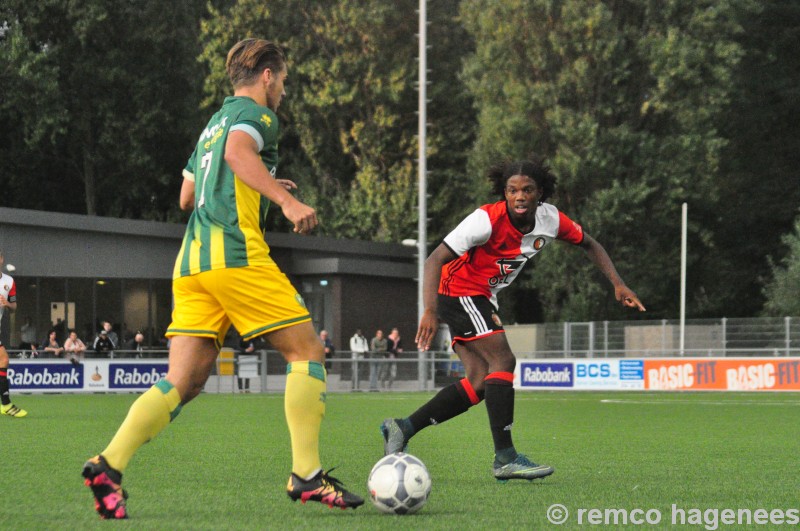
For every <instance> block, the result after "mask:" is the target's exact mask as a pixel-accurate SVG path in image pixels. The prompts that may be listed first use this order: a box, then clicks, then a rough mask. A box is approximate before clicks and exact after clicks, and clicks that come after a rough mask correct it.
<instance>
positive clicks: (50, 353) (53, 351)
mask: <svg viewBox="0 0 800 531" xmlns="http://www.w3.org/2000/svg"><path fill="white" fill-rule="evenodd" d="M40 350H41V357H43V358H60V357H61V355H62V354H63V353H64V347H62V346H61V344H60V343H59V342H58V338H57V332H56V331H55V329H52V328H51V329H50V331H49V332H48V333H47V338H46V339H45V340H44V341H42V348H41V349H40Z"/></svg>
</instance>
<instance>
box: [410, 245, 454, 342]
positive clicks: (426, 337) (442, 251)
mask: <svg viewBox="0 0 800 531" xmlns="http://www.w3.org/2000/svg"><path fill="white" fill-rule="evenodd" d="M456 258H458V257H457V256H456V255H455V254H454V253H453V251H451V250H450V248H449V247H448V246H446V245H445V244H443V243H440V244H439V247H437V248H436V249H434V250H433V252H432V253H431V254H430V255H429V256H428V258H427V259H426V260H425V270H424V272H423V275H424V276H423V282H422V302H423V304H424V306H425V311H424V312H423V313H422V317H421V318H420V321H419V328H417V336H416V338H415V341H416V342H417V346H418V347H419V348H420V349H422V350H428V349H429V348H430V346H431V341H433V338H434V336H435V335H436V331H437V330H438V329H439V318H438V317H437V316H436V306H437V304H436V297H437V294H438V292H439V280H440V279H441V277H442V266H443V265H445V264H446V263H448V262H452V261H453V260H455V259H456Z"/></svg>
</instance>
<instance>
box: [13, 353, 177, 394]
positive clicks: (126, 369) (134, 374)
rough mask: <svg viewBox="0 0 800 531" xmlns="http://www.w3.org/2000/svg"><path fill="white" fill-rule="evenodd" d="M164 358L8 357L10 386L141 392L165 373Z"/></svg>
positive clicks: (61, 389) (34, 388) (54, 389)
mask: <svg viewBox="0 0 800 531" xmlns="http://www.w3.org/2000/svg"><path fill="white" fill-rule="evenodd" d="M167 368H168V363H167V361H166V360H164V361H163V362H161V361H151V360H148V361H145V360H93V359H88V360H84V362H83V363H82V364H80V365H72V364H71V363H65V362H56V361H49V362H48V361H45V360H26V361H25V362H16V361H14V360H11V363H10V364H9V367H8V376H9V383H10V384H11V387H12V389H18V390H20V391H40V392H48V391H50V392H82V391H83V392H87V391H88V392H92V391H143V390H146V389H149V388H150V387H152V386H153V385H154V384H156V383H157V382H158V381H159V380H160V379H161V378H163V377H164V376H166V375H167Z"/></svg>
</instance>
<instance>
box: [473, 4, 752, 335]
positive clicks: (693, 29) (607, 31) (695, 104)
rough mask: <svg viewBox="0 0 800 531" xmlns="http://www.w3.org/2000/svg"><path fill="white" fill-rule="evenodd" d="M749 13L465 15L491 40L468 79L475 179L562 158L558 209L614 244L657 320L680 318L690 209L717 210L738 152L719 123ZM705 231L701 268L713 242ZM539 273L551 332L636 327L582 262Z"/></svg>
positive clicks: (656, 10)
mask: <svg viewBox="0 0 800 531" xmlns="http://www.w3.org/2000/svg"><path fill="white" fill-rule="evenodd" d="M748 5H750V2H749V1H748V0H742V1H731V2H724V3H719V2H715V3H714V4H713V5H711V4H709V5H706V6H705V7H702V6H700V7H698V5H697V3H696V2H693V1H689V0H673V1H670V2H666V3H664V2H650V1H646V0H636V1H634V0H631V1H624V2H600V1H592V2H586V1H583V0H573V1H558V2H555V1H550V0H515V1H509V2H502V3H492V4H490V5H489V6H483V4H482V3H481V2H476V1H473V0H465V1H464V2H463V3H462V9H461V14H462V19H463V20H464V24H465V25H466V27H467V29H468V30H469V31H470V32H471V33H472V34H473V36H474V37H475V38H476V41H477V50H476V53H475V55H474V56H473V57H470V58H469V60H468V62H467V67H466V68H465V83H466V84H467V86H468V88H469V89H470V91H471V92H472V94H473V95H474V97H475V100H476V105H477V106H478V107H479V108H480V117H479V133H478V139H477V143H476V149H475V150H474V151H473V154H472V157H471V159H470V167H471V168H473V169H477V168H482V167H485V166H486V165H487V164H489V163H490V162H492V161H494V160H497V159H500V158H505V157H511V158H521V157H524V156H526V155H527V154H528V153H529V152H531V151H535V152H538V153H540V154H544V155H546V156H548V157H549V160H550V163H551V165H552V167H553V169H554V171H555V173H556V174H557V175H558V176H559V178H560V179H559V189H560V192H559V194H558V195H557V197H556V198H555V200H554V202H555V204H556V205H557V206H559V207H560V208H561V209H562V210H564V211H565V212H566V213H567V214H568V215H571V216H573V217H574V219H576V221H578V222H580V223H582V224H583V226H584V228H585V229H586V230H587V232H589V233H590V234H592V235H593V236H595V237H596V238H597V239H598V240H599V241H600V242H601V243H603V244H604V245H605V247H606V249H607V250H608V251H609V254H610V255H611V256H612V258H613V259H614V260H615V262H616V263H617V265H618V268H619V269H620V273H621V274H622V276H623V278H625V279H626V280H627V282H628V283H629V285H630V286H631V287H632V288H633V289H634V290H638V292H639V295H640V296H641V297H642V299H643V300H644V302H645V304H646V305H647V306H648V308H650V310H651V314H650V315H648V317H651V318H652V317H656V316H658V317H661V316H668V315H674V314H675V313H676V310H677V296H676V293H677V284H678V269H679V265H678V264H679V260H678V253H679V249H680V242H679V234H680V228H679V220H680V216H679V212H680V203H681V202H683V201H687V202H689V204H690V205H692V208H694V206H695V205H703V206H702V207H700V209H701V210H714V209H715V208H716V200H717V198H718V197H719V186H720V171H719V162H720V156H721V150H722V149H723V148H724V147H725V145H726V142H727V140H726V139H725V138H724V137H723V136H722V135H721V134H720V132H719V130H718V128H717V123H718V121H719V114H720V113H721V112H722V110H724V109H725V106H726V105H727V104H728V102H729V101H730V98H731V92H732V90H733V75H732V72H733V70H734V69H735V67H736V65H737V64H738V62H739V61H740V59H741V57H742V54H743V51H742V48H741V46H740V45H739V44H738V43H737V42H736V41H735V37H736V36H737V35H738V34H739V33H740V32H741V28H740V26H739V24H738V22H737V17H736V16H735V15H736V14H737V13H739V11H737V9H738V10H744V9H745V7H746V6H748ZM692 212H694V210H692ZM691 231H692V232H691V238H692V245H690V250H691V253H692V256H691V257H690V263H694V262H696V261H697V260H698V257H700V256H702V255H703V254H704V253H705V252H706V250H707V248H708V245H709V243H708V242H709V241H710V240H711V239H712V238H713V231H712V230H711V229H710V228H708V227H706V226H705V225H704V224H698V223H694V224H693V225H692V226H691ZM537 260H541V262H540V263H539V264H538V265H537V268H536V274H535V275H534V277H533V278H532V279H531V280H530V283H531V285H532V286H533V287H535V288H536V290H537V292H538V293H539V295H540V297H542V299H543V306H544V311H545V316H546V318H547V319H548V320H553V319H555V320H557V319H562V318H566V317H567V316H568V315H569V318H571V319H583V320H585V319H602V318H609V317H615V318H618V317H621V316H623V315H628V316H629V315H631V314H630V313H623V311H622V310H621V309H616V307H615V306H614V304H616V303H615V302H614V301H613V298H612V297H610V287H609V286H608V283H607V282H606V281H605V280H601V282H602V283H604V284H602V289H598V288H597V286H596V285H595V283H594V282H587V281H586V276H587V274H590V270H591V266H590V265H587V263H586V262H584V261H582V260H581V259H576V258H574V257H573V256H569V257H566V256H565V255H564V254H563V253H561V252H558V251H557V252H553V251H552V250H548V252H547V253H545V254H543V256H542V257H541V259H540V258H537ZM699 290H700V287H697V286H695V292H694V293H692V297H693V298H697V297H698V296H699V295H698V293H697V291H699ZM609 301H611V303H613V304H612V305H609ZM653 314H654V315H653Z"/></svg>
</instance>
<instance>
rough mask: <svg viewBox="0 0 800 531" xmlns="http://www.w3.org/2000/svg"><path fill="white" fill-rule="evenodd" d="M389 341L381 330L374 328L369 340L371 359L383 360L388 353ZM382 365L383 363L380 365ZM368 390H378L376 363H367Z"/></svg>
mask: <svg viewBox="0 0 800 531" xmlns="http://www.w3.org/2000/svg"><path fill="white" fill-rule="evenodd" d="M388 349H389V343H388V341H386V338H385V337H383V330H376V331H375V337H373V338H372V341H370V342H369V350H370V356H369V357H370V358H371V359H373V360H385V359H386V355H387V354H388ZM381 367H383V365H381ZM369 390H370V391H373V392H377V391H378V364H377V363H375V362H372V363H370V364H369Z"/></svg>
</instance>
